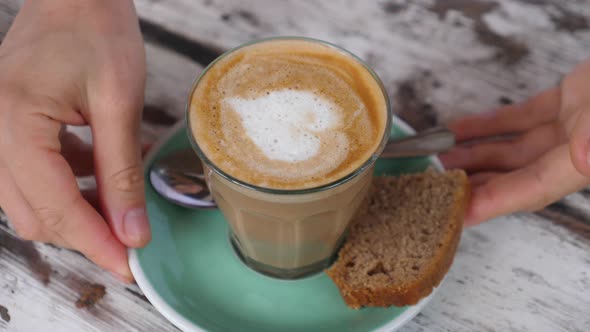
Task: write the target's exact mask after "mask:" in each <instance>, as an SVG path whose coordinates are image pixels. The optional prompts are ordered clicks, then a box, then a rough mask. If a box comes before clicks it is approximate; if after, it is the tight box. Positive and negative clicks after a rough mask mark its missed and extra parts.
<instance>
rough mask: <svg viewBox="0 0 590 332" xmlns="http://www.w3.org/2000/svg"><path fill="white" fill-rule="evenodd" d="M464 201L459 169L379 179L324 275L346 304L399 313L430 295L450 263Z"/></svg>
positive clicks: (464, 185) (465, 194) (465, 183)
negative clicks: (392, 308) (395, 308)
mask: <svg viewBox="0 0 590 332" xmlns="http://www.w3.org/2000/svg"><path fill="white" fill-rule="evenodd" d="M468 199H469V181H468V179H467V175H466V174H465V172H463V171H460V170H453V171H447V172H442V173H441V172H437V171H434V170H428V171H426V172H424V173H420V174H411V175H403V176H401V177H377V178H376V179H375V180H374V184H373V188H372V190H371V193H370V194H369V197H368V199H367V203H366V204H365V206H364V207H363V208H362V209H361V211H359V214H358V216H357V217H356V218H355V220H353V222H352V224H351V226H350V230H349V234H348V238H347V240H346V243H345V244H344V246H343V248H342V249H341V250H340V252H339V254H338V259H337V261H336V262H335V263H334V264H333V265H332V266H331V267H330V268H329V269H328V270H327V271H326V272H327V273H328V276H330V278H332V280H333V281H334V283H336V286H338V288H339V289H340V293H341V294H342V297H343V298H344V301H345V302H346V304H348V306H349V307H352V308H355V309H357V308H360V307H362V306H391V305H395V306H405V305H412V304H416V303H417V302H418V301H419V300H420V299H422V298H423V297H425V296H427V295H428V294H430V293H431V292H432V289H433V288H434V287H436V286H438V284H439V283H440V282H441V280H442V279H443V277H444V275H445V274H446V273H447V271H448V270H449V267H450V266H451V263H452V262H453V257H454V256H455V252H456V250H457V245H458V244H459V239H460V237H461V230H462V228H463V227H462V226H463V213H464V211H465V209H466V206H467V203H468Z"/></svg>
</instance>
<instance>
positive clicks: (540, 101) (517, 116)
mask: <svg viewBox="0 0 590 332" xmlns="http://www.w3.org/2000/svg"><path fill="white" fill-rule="evenodd" d="M560 103H561V90H560V89H559V88H554V89H549V90H546V91H544V92H542V93H540V94H538V95H536V96H534V97H532V98H530V99H529V100H527V101H525V102H523V103H520V104H515V105H506V106H503V107H500V108H498V109H497V110H495V111H492V112H486V113H481V114H473V115H468V116H465V117H463V118H460V119H458V120H455V121H453V122H451V123H450V124H449V128H450V129H451V130H452V131H453V132H454V133H455V136H456V138H457V140H458V141H465V140H469V139H474V138H479V137H488V136H498V135H505V134H513V133H519V132H522V131H525V130H528V129H531V128H534V127H536V126H538V125H541V124H544V123H547V122H550V121H552V120H554V119H556V118H557V116H558V114H559V110H560Z"/></svg>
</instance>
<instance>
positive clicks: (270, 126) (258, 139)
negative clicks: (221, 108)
mask: <svg viewBox="0 0 590 332" xmlns="http://www.w3.org/2000/svg"><path fill="white" fill-rule="evenodd" d="M226 102H228V103H229V104H230V105H231V107H232V108H233V110H234V111H235V112H237V113H238V114H239V116H240V118H241V120H242V125H243V127H244V129H245V130H246V134H247V135H248V137H250V139H251V140H252V141H253V142H254V144H256V146H257V147H258V148H259V149H260V150H261V151H262V152H263V153H264V155H265V156H266V157H268V158H269V159H272V160H280V161H286V162H290V163H294V162H300V161H304V160H308V159H310V158H312V157H314V156H315V155H316V154H317V153H318V151H319V149H320V146H321V144H322V142H321V139H320V137H318V135H317V134H319V133H325V132H326V131H329V130H331V129H334V128H336V127H338V126H339V125H340V124H341V116H340V112H339V110H338V106H337V105H335V104H333V103H332V102H330V101H329V100H327V99H325V98H322V97H321V96H317V95H315V94H314V93H312V92H309V91H297V90H278V91H270V92H267V93H266V94H264V95H263V96H261V97H258V98H255V99H244V98H239V97H234V98H227V99H226ZM334 134H336V135H337V133H334ZM343 138H344V140H343V139H342V138H339V139H338V140H339V143H340V147H339V148H340V149H347V148H348V141H347V140H346V137H343Z"/></svg>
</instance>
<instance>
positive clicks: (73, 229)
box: [5, 115, 131, 279]
mask: <svg viewBox="0 0 590 332" xmlns="http://www.w3.org/2000/svg"><path fill="white" fill-rule="evenodd" d="M20 128H21V129H19V130H15V132H12V133H10V135H11V136H10V137H12V138H14V141H15V142H18V143H19V144H18V146H17V145H16V144H12V145H11V146H10V147H9V148H8V149H9V150H8V151H6V154H7V155H9V156H10V159H8V158H5V165H6V167H7V168H8V171H9V173H10V175H11V176H12V178H13V179H14V181H15V183H16V185H17V186H18V188H19V189H20V190H21V192H22V194H23V197H24V198H25V199H26V201H27V202H28V203H29V205H30V207H31V208H32V210H33V212H34V215H35V216H36V219H37V221H38V222H39V223H40V226H41V227H42V228H43V230H44V232H45V233H46V234H47V236H48V237H50V240H55V241H56V242H65V243H67V244H68V245H69V246H70V247H72V248H74V249H76V250H79V251H80V252H82V253H83V254H84V255H86V256H87V257H88V258H89V259H90V260H92V261H94V262H95V263H96V264H98V265H100V266H102V267H103V268H105V269H107V270H110V271H112V272H114V273H115V274H117V275H118V276H120V277H121V278H125V279H131V273H130V270H129V266H128V265H127V253H126V248H125V247H124V246H123V245H122V244H121V243H120V242H119V241H118V240H117V239H116V238H115V237H114V236H113V234H112V233H111V231H110V229H109V227H108V225H107V224H106V222H105V221H104V219H103V218H102V217H101V216H100V214H98V212H97V211H96V210H94V209H93V208H92V206H91V205H90V204H89V203H88V202H87V201H86V200H84V198H83V197H82V195H81V193H80V191H79V189H78V185H77V183H76V179H75V177H74V174H73V172H72V169H71V168H70V166H69V165H68V163H67V161H66V160H65V159H64V157H63V156H62V155H61V154H60V152H59V150H60V148H59V140H58V133H59V130H60V128H61V125H60V124H59V123H58V122H57V121H53V120H50V119H47V118H45V117H43V116H35V115H32V116H31V117H28V118H27V125H25V124H23V125H21V127H20ZM23 128H26V129H23ZM51 237H54V238H53V239H51Z"/></svg>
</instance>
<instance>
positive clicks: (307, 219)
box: [187, 38, 391, 278]
mask: <svg viewBox="0 0 590 332" xmlns="http://www.w3.org/2000/svg"><path fill="white" fill-rule="evenodd" d="M387 108H388V101H387V96H386V95H385V93H384V91H383V89H382V86H381V84H380V83H379V80H378V78H377V77H376V76H373V74H372V73H371V71H370V70H369V69H367V68H366V67H365V66H364V65H363V64H362V63H361V62H360V61H358V60H357V59H356V58H355V57H354V56H352V55H350V54H349V53H347V52H346V51H344V50H341V49H339V48H337V47H335V46H331V45H329V44H326V43H323V42H320V41H315V40H309V39H302V38H279V39H271V40H264V41H259V42H256V43H253V44H249V45H246V46H242V47H240V48H237V49H235V50H233V51H231V52H229V53H227V54H224V55H223V56H221V57H220V58H219V59H218V60H216V61H215V62H214V63H213V64H212V65H210V66H209V67H208V68H207V69H206V70H205V72H204V73H203V74H202V75H201V77H200V79H199V80H198V82H197V84H196V85H195V87H194V90H193V92H192V94H191V99H190V102H189V105H188V108H187V112H188V114H187V116H188V120H189V135H190V136H191V138H192V143H193V146H194V148H195V151H196V152H197V154H198V155H199V157H200V158H201V159H202V161H203V165H204V166H203V168H204V170H205V177H206V180H207V184H208V185H209V187H210V189H211V194H212V195H213V198H214V199H215V202H216V203H217V205H218V207H219V209H220V210H221V211H222V212H223V215H224V217H225V218H226V219H227V221H228V223H229V225H230V228H231V240H232V243H233V245H234V247H235V248H236V251H237V252H238V254H239V255H240V256H241V257H242V258H243V260H244V261H245V262H246V264H247V265H248V266H250V267H252V268H254V269H256V270H258V271H261V272H263V273H266V274H269V275H272V276H275V277H279V278H296V277H300V276H303V275H306V274H309V273H312V272H316V271H321V270H322V269H324V268H326V267H327V266H328V265H329V264H330V262H331V259H332V257H333V256H334V254H335V253H336V250H337V248H338V247H339V244H340V243H341V242H342V239H343V237H344V235H345V233H346V229H347V227H348V224H349V222H350V220H351V219H352V217H353V215H354V214H355V213H356V210H357V209H358V207H359V205H360V203H361V202H362V200H363V199H364V197H365V196H366V194H367V192H368V189H369V186H370V184H371V178H372V173H373V163H374V161H375V160H376V159H377V157H378V155H379V154H380V153H381V151H382V150H383V146H384V144H385V142H386V140H387V137H388V130H389V126H390V121H391V115H390V113H389V111H388V109H387Z"/></svg>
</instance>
